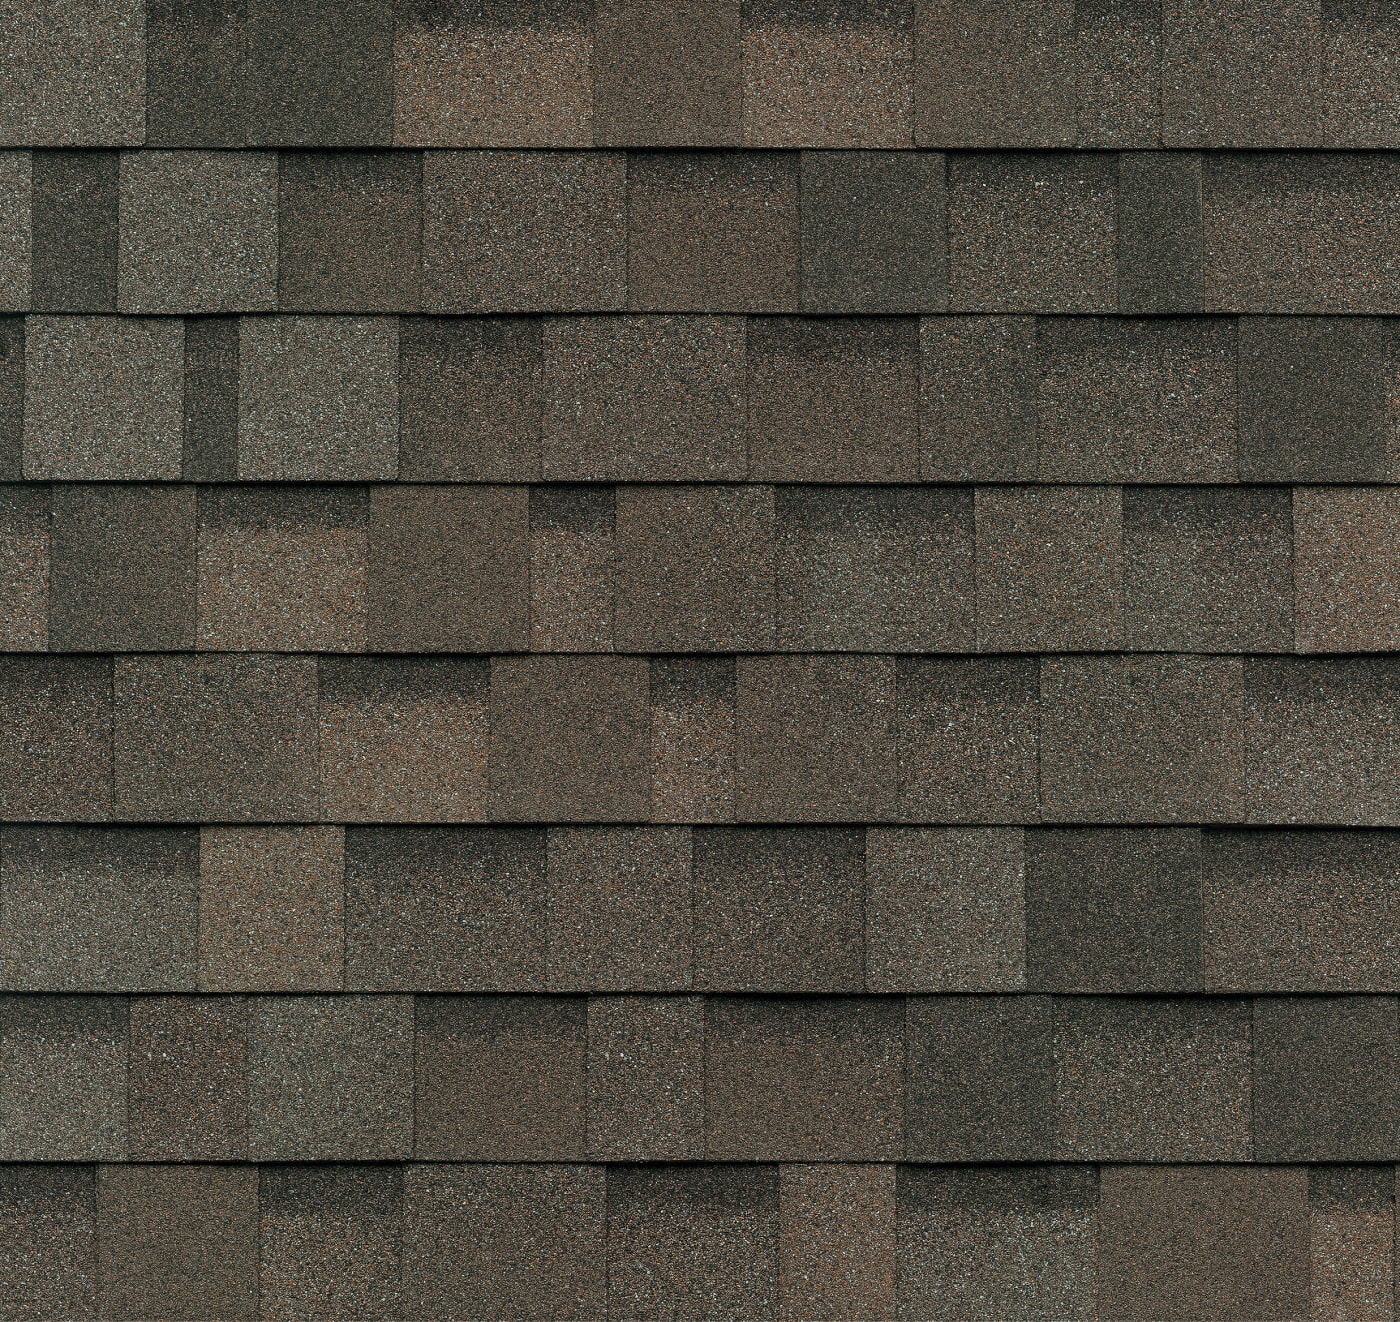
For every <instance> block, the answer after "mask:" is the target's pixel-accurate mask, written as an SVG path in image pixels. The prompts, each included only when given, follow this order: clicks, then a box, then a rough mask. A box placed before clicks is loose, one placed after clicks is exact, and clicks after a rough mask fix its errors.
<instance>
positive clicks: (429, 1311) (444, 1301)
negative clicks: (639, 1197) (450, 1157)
mask: <svg viewBox="0 0 1400 1322" xmlns="http://www.w3.org/2000/svg"><path fill="white" fill-rule="evenodd" d="M606 1224H607V1194H606V1191H605V1175H604V1172H603V1170H602V1168H600V1167H594V1166H577V1165H550V1166H521V1165H496V1166H493V1165H475V1166H471V1165H446V1164H439V1165H423V1166H410V1167H409V1168H408V1171H407V1175H406V1178H405V1180H404V1259H403V1300H404V1311H405V1312H407V1313H410V1314H416V1315H418V1316H421V1317H451V1316H453V1315H454V1314H456V1315H459V1316H466V1317H473V1316H475V1317H481V1316H490V1315H491V1314H493V1313H496V1314H504V1315H505V1316H507V1317H511V1316H525V1317H529V1316H531V1315H534V1316H545V1317H548V1316H561V1315H562V1316H566V1317H567V1316H569V1315H570V1314H573V1315H575V1316H583V1317H588V1316H594V1317H596V1316H598V1315H599V1314H600V1313H601V1312H603V1311H604V1299H605V1297H606V1286H605V1280H606V1270H605V1269H606V1265H607V1251H606V1249H605V1244H606V1243H607V1240H606V1239H605V1235H606Z"/></svg>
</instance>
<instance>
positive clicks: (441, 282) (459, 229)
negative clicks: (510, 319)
mask: <svg viewBox="0 0 1400 1322" xmlns="http://www.w3.org/2000/svg"><path fill="white" fill-rule="evenodd" d="M625 169H626V167H625V165H624V162H623V158H622V156H621V155H620V154H613V153H607V152H548V151H536V152H505V151H481V152H440V151H434V152H428V153H427V155H426V156H425V158H424V162H423V207H424V211H423V307H424V309H425V310H426V311H428V312H573V311H589V312H611V311H616V310H618V309H620V308H621V307H622V306H623V304H624V302H625V300H626V295H627V250H626V226H627V212H626V177H625Z"/></svg>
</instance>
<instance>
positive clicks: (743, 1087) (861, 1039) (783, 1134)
mask: <svg viewBox="0 0 1400 1322" xmlns="http://www.w3.org/2000/svg"><path fill="white" fill-rule="evenodd" d="M902 1010H903V1007H902V1006H901V1005H900V1004H899V1002H898V1001H897V1000H892V999H890V998H887V997H880V998H857V997H809V998H806V999H803V1000H793V999H783V998H779V999H758V998H754V999H739V998H730V997H715V998H711V999H710V1000H709V1001H708V1002H707V1004H706V1008H705V1143H706V1149H707V1151H708V1154H709V1155H710V1156H711V1157H712V1158H717V1159H719V1160H723V1161H794V1160H796V1161H833V1160H835V1161H849V1160H852V1159H875V1160H885V1161H888V1160H890V1159H892V1158H895V1157H897V1156H899V1154H900V1152H901V1150H902V1148H903V1139H904V1123H903V1122H904V1114H903V1111H904V1108H903V1100H904V1099H903V1092H904V1042H903V1029H904V1016H903V1013H902Z"/></svg>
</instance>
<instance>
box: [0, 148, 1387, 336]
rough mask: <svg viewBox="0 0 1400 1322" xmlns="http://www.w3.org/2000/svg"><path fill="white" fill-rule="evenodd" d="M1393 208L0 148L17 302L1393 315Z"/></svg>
mask: <svg viewBox="0 0 1400 1322" xmlns="http://www.w3.org/2000/svg"><path fill="white" fill-rule="evenodd" d="M1397 227H1400V162H1397V160H1396V159H1395V158H1394V157H1393V156H1392V155H1390V154H1378V153H1307V154H1303V153H1295V154H1277V153H1229V152H1226V153H1207V154H1204V155H1202V154H1197V153H1169V154H1162V153H1143V152H1129V153H1122V154H1117V153H1112V152H1091V153H1055V152H1051V153H1043V152H1042V153H967V154H962V153H955V154H951V155H948V156H946V157H945V156H944V155H943V154H941V153H936V152H932V153H882V152H801V153H799V152H682V153H664V152H663V153H636V152H633V153H622V152H602V151H598V152H574V151H525V152H509V151H456V152H427V153H417V152H378V153H362V152H342V153H334V152H332V153H300V152H290V153H288V152H283V153H280V154H278V153H274V152H258V151H254V152H203V151H172V152H166V151H139V152H122V153H118V152H102V151H99V152H93V151H53V152H35V153H28V152H0V311H8V312H24V311H35V312H85V313H96V312H114V311H115V312H122V313H132V314H140V315H153V314H154V315H166V314H177V315H179V314H186V313H189V314H204V313H236V312H270V311H274V310H281V311H284V312H359V313H392V312H416V311H420V310H421V311H424V312H430V313H450V314H464V313H471V314H481V313H502V312H575V311H583V312H617V311H622V310H632V311H639V312H711V313H719V312H729V313H745V312H751V313H785V312H786V313H793V312H799V311H801V312H809V313H823V314H828V313H838V314H843V313H844V314H850V313H910V312H925V313H937V312H945V311H953V312H1022V313H1056V314H1074V313H1112V312H1122V313H1129V314H1143V313H1172V314H1176V313H1185V312H1192V313H1194V312H1238V313H1394V312H1396V311H1400V272H1397V271H1396V270H1395V269H1394V268H1393V264H1392V263H1390V262H1388V261H1387V257H1388V255H1389V253H1390V252H1391V250H1392V249H1393V247H1394V245H1395V242H1396V234H1397ZM119 235H120V242H118V236H119Z"/></svg>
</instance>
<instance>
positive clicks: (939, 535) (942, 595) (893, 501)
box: [773, 486, 976, 652]
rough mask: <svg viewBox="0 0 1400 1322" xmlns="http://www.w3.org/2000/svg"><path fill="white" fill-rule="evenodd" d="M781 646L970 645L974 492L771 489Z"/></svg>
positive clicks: (916, 648)
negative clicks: (774, 525) (774, 503)
mask: <svg viewBox="0 0 1400 1322" xmlns="http://www.w3.org/2000/svg"><path fill="white" fill-rule="evenodd" d="M775 513H776V527H775V534H774V539H775V540H774V570H773V576H774V582H775V586H776V590H777V607H778V628H777V644H778V647H779V648H781V649H783V650H785V651H805V650H807V649H809V648H810V649H813V650H821V651H864V650H867V649H869V650H878V651H882V652H932V651H963V650H967V651H971V650H972V649H973V648H974V647H975V646H976V635H975V632H974V626H973V607H974V594H973V581H972V580H973V494H972V492H971V491H969V490H967V489H958V488H948V487H825V486H823V487H805V486H783V487H779V488H778V489H777V492H776V511H775Z"/></svg>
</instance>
